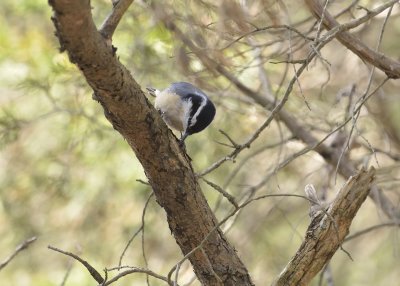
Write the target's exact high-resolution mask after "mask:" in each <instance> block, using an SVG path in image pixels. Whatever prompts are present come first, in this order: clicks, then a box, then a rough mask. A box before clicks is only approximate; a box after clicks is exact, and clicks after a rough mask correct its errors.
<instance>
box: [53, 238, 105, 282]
mask: <svg viewBox="0 0 400 286" xmlns="http://www.w3.org/2000/svg"><path fill="white" fill-rule="evenodd" d="M47 248H49V249H51V250H54V251H56V252H59V253H62V254H64V255H67V256H70V257H72V258H74V259H76V260H78V261H79V262H80V263H82V265H83V266H85V268H86V269H87V270H88V271H89V273H90V275H92V277H93V279H94V280H96V282H97V283H99V284H101V283H103V282H104V278H103V277H102V276H101V275H100V273H99V272H97V270H96V269H95V268H94V267H93V266H92V265H90V264H89V263H88V262H87V261H86V260H83V259H82V258H80V257H79V256H78V255H76V254H73V253H71V252H67V251H64V250H61V249H58V248H56V247H53V246H51V245H49V246H47Z"/></svg>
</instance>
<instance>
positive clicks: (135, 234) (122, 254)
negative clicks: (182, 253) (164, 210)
mask: <svg viewBox="0 0 400 286" xmlns="http://www.w3.org/2000/svg"><path fill="white" fill-rule="evenodd" d="M153 195H154V193H151V195H150V196H149V197H148V198H147V200H146V203H145V205H144V208H143V212H142V224H141V226H140V227H139V229H138V230H137V231H136V232H135V233H134V234H133V235H132V236H131V238H130V239H129V241H128V243H127V244H126V246H125V248H124V250H123V251H122V253H121V256H120V257H119V262H118V266H121V265H122V259H123V258H124V256H125V253H126V251H127V250H128V248H129V245H130V244H131V243H132V241H133V240H134V239H135V237H136V236H137V235H138V234H139V233H140V232H141V231H143V228H144V215H145V213H146V209H147V206H148V204H149V202H150V199H151V198H152V197H153ZM143 253H144V252H143ZM145 261H146V260H145ZM146 267H147V261H146Z"/></svg>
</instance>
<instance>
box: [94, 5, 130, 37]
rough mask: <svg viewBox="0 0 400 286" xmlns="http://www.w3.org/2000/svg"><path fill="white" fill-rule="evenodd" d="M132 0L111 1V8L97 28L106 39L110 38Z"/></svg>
mask: <svg viewBox="0 0 400 286" xmlns="http://www.w3.org/2000/svg"><path fill="white" fill-rule="evenodd" d="M132 2H133V0H117V1H113V10H112V12H111V13H110V14H109V15H108V16H107V18H106V19H105V20H104V22H103V24H101V27H100V29H99V32H100V34H101V35H102V36H103V37H104V38H105V39H107V40H111V38H112V36H113V34H114V32H115V29H116V28H117V26H118V24H119V21H120V20H121V18H122V16H123V15H124V14H125V12H126V10H128V8H129V6H130V5H131V4H132Z"/></svg>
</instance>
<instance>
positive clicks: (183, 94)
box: [147, 82, 215, 143]
mask: <svg viewBox="0 0 400 286" xmlns="http://www.w3.org/2000/svg"><path fill="white" fill-rule="evenodd" d="M147 90H148V91H149V93H150V94H151V95H154V96H155V97H156V100H155V108H156V109H157V110H158V111H160V113H161V116H162V118H163V119H164V121H165V122H166V123H167V125H168V126H170V127H172V128H174V129H176V130H178V131H180V132H181V134H182V137H181V139H180V141H181V143H183V142H184V140H185V139H186V137H187V136H189V135H192V134H194V133H198V132H200V131H202V130H203V129H205V128H206V127H207V126H208V125H210V123H211V121H213V119H214V116H215V106H214V104H213V103H212V102H211V100H210V99H209V98H208V96H207V95H206V94H205V93H204V92H202V91H201V90H200V89H198V88H197V87H195V86H194V85H192V84H190V83H187V82H175V83H172V84H171V85H170V86H169V87H168V88H166V89H164V90H162V91H160V90H157V89H155V88H150V87H148V88H147ZM182 132H183V133H182Z"/></svg>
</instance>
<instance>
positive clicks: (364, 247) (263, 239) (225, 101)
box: [0, 0, 400, 286]
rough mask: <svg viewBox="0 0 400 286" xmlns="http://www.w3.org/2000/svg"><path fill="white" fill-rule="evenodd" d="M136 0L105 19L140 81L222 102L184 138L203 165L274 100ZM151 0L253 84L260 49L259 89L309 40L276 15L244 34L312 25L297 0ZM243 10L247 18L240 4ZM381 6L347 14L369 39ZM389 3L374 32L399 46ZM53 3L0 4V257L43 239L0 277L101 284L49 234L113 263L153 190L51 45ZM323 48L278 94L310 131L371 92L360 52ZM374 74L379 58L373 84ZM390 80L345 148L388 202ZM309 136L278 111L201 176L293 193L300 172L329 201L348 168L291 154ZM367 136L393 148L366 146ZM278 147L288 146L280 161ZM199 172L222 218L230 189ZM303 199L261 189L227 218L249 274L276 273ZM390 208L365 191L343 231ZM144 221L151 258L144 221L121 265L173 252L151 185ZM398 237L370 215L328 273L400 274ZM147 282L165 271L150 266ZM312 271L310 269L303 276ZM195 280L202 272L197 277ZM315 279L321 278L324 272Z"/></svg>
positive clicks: (393, 126)
mask: <svg viewBox="0 0 400 286" xmlns="http://www.w3.org/2000/svg"><path fill="white" fill-rule="evenodd" d="M146 2H147V1H146ZM146 2H145V1H135V2H134V3H133V4H132V6H131V7H130V9H129V10H128V12H127V14H126V15H125V17H124V18H123V20H122V22H121V24H120V26H119V27H118V29H117V31H116V33H115V36H114V38H113V45H114V46H115V47H116V48H117V55H118V56H119V58H120V61H121V62H122V63H123V64H125V65H126V66H127V68H128V69H129V70H130V71H131V73H132V75H133V77H134V78H135V79H136V81H137V82H138V83H139V84H140V85H141V86H142V87H143V90H145V87H146V86H154V87H157V88H160V89H162V88H165V87H167V86H168V85H169V83H171V82H175V81H188V82H192V83H194V84H196V85H197V86H199V87H200V88H202V89H203V90H204V91H205V92H206V93H207V94H208V95H209V96H210V97H211V99H212V100H213V101H214V102H215V103H216V105H217V116H216V119H215V121H214V122H213V124H212V125H211V126H210V127H209V128H208V129H207V130H206V131H204V132H202V133H199V134H197V135H194V136H192V137H189V138H188V139H187V143H186V145H187V151H188V154H189V155H190V156H191V158H192V159H193V162H192V163H193V166H194V169H195V170H196V171H197V172H202V171H203V170H205V169H206V168H207V167H208V166H210V165H211V164H212V163H213V162H215V161H217V160H219V159H220V158H223V157H225V156H227V155H228V154H229V153H230V152H231V151H232V148H231V147H229V146H226V144H230V143H229V141H228V140H227V138H226V137H225V136H224V135H223V134H222V133H220V132H219V130H223V131H224V132H226V133H227V134H229V136H230V137H231V138H232V139H233V140H234V141H235V142H237V143H244V142H246V141H247V140H248V139H249V138H250V137H251V136H252V134H253V133H254V132H255V131H256V130H257V129H258V128H259V127H260V126H261V124H262V123H263V122H264V121H265V120H266V119H267V117H268V115H269V114H270V113H269V112H268V111H266V110H265V109H264V108H262V107H261V106H259V105H257V104H256V103H254V102H253V101H252V100H251V99H250V98H248V97H246V96H245V95H243V94H242V93H241V92H240V91H238V90H237V89H235V87H234V86H233V85H232V84H231V83H229V82H228V81H227V80H226V79H224V78H223V77H221V76H220V75H218V74H216V73H215V72H210V71H209V70H207V68H206V67H204V66H203V65H202V64H201V62H200V61H199V60H198V59H197V58H196V56H195V55H194V54H193V53H191V52H190V50H188V49H187V48H185V47H184V45H183V44H182V43H181V42H180V41H179V39H177V38H176V37H174V35H171V33H170V31H168V30H167V29H165V28H164V26H163V24H162V23H160V21H159V19H158V18H157V17H156V16H155V14H154V11H153V10H152V9H151V8H150V7H149V6H148V3H146ZM153 2H155V3H156V5H160V6H162V7H163V9H165V10H166V11H168V13H170V14H171V15H174V21H176V23H177V25H178V26H179V27H180V28H181V29H182V30H183V31H184V32H185V33H186V35H187V36H188V37H189V38H190V39H192V40H193V41H194V42H195V43H196V44H197V45H198V46H199V47H201V48H202V49H204V51H205V53H207V54H209V55H210V56H211V57H213V58H214V59H215V60H216V61H218V63H219V64H222V65H224V66H225V67H226V68H227V69H228V70H229V71H230V72H231V73H232V74H233V75H235V76H236V77H237V78H238V79H240V80H241V81H242V82H243V83H244V84H246V85H247V86H248V87H250V88H252V89H253V90H257V91H260V92H261V93H262V91H263V88H265V86H263V84H265V83H263V82H262V80H261V76H260V64H261V65H262V66H263V67H264V68H265V73H266V78H267V79H268V83H267V84H268V87H267V89H269V90H270V91H271V92H272V93H273V94H274V95H276V96H277V97H281V96H282V95H283V93H284V92H285V90H286V88H287V86H288V82H289V80H290V79H291V78H292V76H293V74H294V67H293V65H287V64H285V63H282V61H287V60H288V59H303V58H304V57H306V55H307V53H308V52H309V50H310V42H304V40H302V39H301V37H298V35H296V34H295V33H292V34H291V36H289V35H288V31H287V30H285V29H281V30H271V31H264V32H260V33H256V34H254V35H252V36H251V37H245V38H244V39H238V38H239V37H240V36H241V35H244V34H246V33H247V32H248V31H249V24H248V22H250V23H251V24H252V25H253V26H254V27H264V26H271V25H280V24H287V25H296V28H297V29H298V30H300V31H302V32H303V33H305V34H306V33H307V32H308V31H310V29H311V28H312V27H313V24H314V23H315V21H314V20H313V18H312V17H311V15H310V13H309V12H308V11H307V9H306V7H304V4H303V1H261V0H260V1H256V0H255V1H238V2H236V1H222V0H221V1H153ZM330 2H332V4H331V5H330V6H329V9H330V11H331V12H332V13H333V14H335V13H334V12H339V11H342V10H343V9H345V8H346V7H347V6H349V5H350V4H351V2H358V3H357V4H358V5H363V6H365V7H369V8H373V7H374V5H379V4H381V3H383V2H384V1H330ZM372 3H374V4H372ZM91 5H92V7H93V10H92V13H93V16H94V20H95V22H96V24H97V25H100V24H101V23H102V21H103V19H104V18H105V17H106V15H107V14H108V13H109V11H110V9H111V1H105V0H103V1H100V0H97V1H92V3H91ZM241 5H242V6H241ZM240 7H242V8H240ZM239 8H240V9H242V10H241V11H239V10H238V9H239ZM363 13H365V11H364V10H363V9H357V8H356V7H354V8H352V9H351V13H345V14H344V15H343V16H342V17H341V18H340V20H341V21H343V22H344V21H346V20H349V19H351V17H357V16H360V15H363ZM243 15H246V19H245V20H243V19H241V18H240V17H241V16H243ZM385 15H386V14H385V13H383V14H381V15H379V16H378V17H376V18H375V19H373V20H371V21H370V22H368V23H367V24H365V25H363V26H362V27H359V28H357V29H355V32H356V33H357V35H358V37H360V38H361V39H362V40H363V41H364V42H365V43H366V44H368V45H370V46H371V47H372V48H375V47H376V45H377V43H378V38H379V34H380V31H381V27H382V24H383V21H384V17H385ZM399 15H400V11H399V6H398V5H397V6H395V8H394V10H393V11H392V16H391V18H390V20H389V22H388V24H387V27H386V29H385V33H384V37H383V41H382V44H381V47H380V50H381V51H382V52H384V53H385V54H387V55H388V56H389V57H392V58H394V59H397V60H399V59H400V54H399V50H400V41H399V39H400V17H399ZM50 18H51V9H50V7H49V6H48V5H47V3H46V2H45V1H40V0H19V1H15V0H13V1H11V0H3V1H1V3H0V196H1V197H0V198H1V199H0V261H1V260H3V259H6V257H7V256H8V255H9V254H11V253H12V252H13V251H14V249H15V247H16V246H17V245H18V244H19V243H21V242H22V241H24V240H25V239H27V238H29V237H32V236H37V238H38V239H37V241H36V242H35V243H34V244H32V245H31V246H30V247H29V248H28V249H27V250H24V251H23V252H21V253H19V255H18V256H17V257H16V258H15V259H14V260H12V261H11V262H10V264H9V265H7V266H6V267H5V268H4V269H2V270H1V271H0V281H2V282H0V284H1V285H9V286H25V285H43V286H45V285H62V281H63V279H64V277H65V275H66V274H67V273H69V274H68V277H67V279H66V281H65V285H95V283H96V282H95V281H94V280H93V278H92V277H91V276H90V275H89V273H88V272H87V271H86V269H85V268H84V267H82V266H81V265H80V264H79V263H77V262H73V261H71V260H70V259H69V258H68V257H67V256H64V255H62V254H59V253H56V252H54V251H51V250H49V249H47V246H48V245H52V246H55V247H58V248H61V249H63V250H66V251H70V252H73V253H76V254H78V255H80V256H81V257H82V258H84V259H85V260H87V261H88V262H89V263H90V264H91V265H92V266H94V267H95V268H96V269H97V270H98V271H99V272H100V273H103V272H102V269H104V268H105V267H108V268H109V267H114V266H117V265H118V263H119V259H120V256H121V254H122V252H123V250H124V248H125V246H126V244H127V243H128V241H129V239H130V238H131V237H132V235H133V234H134V233H135V232H136V231H137V230H138V229H139V228H140V227H141V224H142V212H143V208H144V206H145V203H146V201H147V199H148V198H149V196H150V195H151V188H150V187H149V186H147V185H146V184H144V183H145V182H146V177H145V175H144V172H143V170H142V167H141V166H140V164H139V162H138V160H137V159H136V157H135V155H134V153H133V152H132V150H131V149H130V148H129V146H128V144H127V143H126V142H125V141H124V139H123V138H122V137H121V136H120V134H119V133H118V132H116V131H115V130H113V129H112V126H111V125H110V124H109V122H108V121H107V120H106V119H105V117H104V115H103V110H102V108H101V106H100V105H99V104H98V103H97V102H95V101H94V100H92V94H91V89H90V88H89V87H88V85H87V84H86V82H85V80H84V78H83V76H82V74H81V73H80V72H79V70H78V69H77V68H76V67H75V66H74V65H72V64H71V63H70V62H69V60H68V56H67V55H66V53H60V52H59V43H58V40H57V39H56V37H55V36H54V27H53V25H52V22H51V19H50ZM241 21H243V22H241ZM241 24H243V26H242V25H241ZM250 30H252V29H250ZM323 32H324V31H322V33H323ZM311 35H312V36H315V33H313V34H311ZM311 35H310V36H311ZM292 37H293V38H292ZM289 55H290V57H289ZM322 56H323V57H324V59H325V60H326V62H325V61H322V60H317V61H314V62H312V63H311V64H310V65H309V68H308V70H307V71H305V72H304V73H303V75H302V76H301V77H300V79H299V84H295V86H294V90H293V92H292V94H291V96H290V100H289V102H288V103H287V105H286V106H285V109H286V110H287V111H290V112H291V113H292V115H293V116H295V117H296V118H297V119H298V122H299V123H300V124H302V125H303V126H304V127H305V128H306V129H307V130H308V131H309V132H311V133H312V134H314V135H315V136H316V137H317V138H320V139H322V138H323V137H324V136H325V135H326V134H328V133H329V132H331V131H332V130H333V129H334V128H335V127H336V126H338V125H339V124H341V123H342V122H343V121H344V120H345V119H346V118H347V116H348V115H349V110H350V111H351V106H352V104H354V102H356V101H357V100H358V99H359V98H360V97H361V96H362V95H363V94H364V93H365V91H366V89H367V87H368V83H369V79H370V73H371V67H370V66H366V65H365V64H364V63H363V62H362V61H361V60H360V59H359V58H358V57H356V56H355V55H354V54H352V53H351V52H349V51H348V50H347V49H346V48H345V47H343V46H342V45H341V44H339V43H338V42H337V41H333V42H332V43H330V44H328V45H327V47H326V48H324V49H323V50H322ZM278 62H281V63H278ZM297 67H298V66H297ZM384 78H385V77H384V74H383V73H382V72H380V71H378V70H376V71H375V73H374V74H373V77H372V80H371V83H372V88H371V90H372V89H373V88H374V87H376V86H377V85H378V84H380V83H381V82H382V81H383V80H384ZM353 85H354V86H355V93H354V95H353V96H352V100H353V102H352V103H351V102H350V103H349V97H348V96H346V95H348V94H349V93H350V90H351V88H352V86H353ZM399 88H400V82H399V81H398V80H397V81H389V82H388V83H386V84H385V86H384V87H383V88H382V89H380V90H379V91H378V92H377V93H376V94H375V95H374V96H373V97H372V98H371V99H370V100H369V102H368V104H367V105H366V107H363V109H362V112H361V115H360V118H359V119H358V122H357V128H356V129H355V130H354V131H353V132H354V134H353V135H354V136H353V139H352V142H353V141H354V142H355V143H354V146H353V147H352V149H351V152H350V154H349V155H346V156H350V158H351V159H352V160H354V161H355V164H356V165H357V166H358V167H360V166H362V165H365V166H369V165H373V166H375V167H376V168H377V169H378V175H377V182H378V185H379V186H380V187H381V188H382V190H383V191H384V192H385V194H386V195H387V196H389V197H390V199H391V201H392V203H393V204H394V205H395V206H396V207H397V210H398V209H399V202H400V200H399V193H400V192H399V180H400V172H399V160H400V158H399V157H400V156H399V155H400V152H399V150H400V124H399V123H400V112H399V111H400V95H399ZM150 100H153V99H151V98H150ZM351 126H352V124H351V122H350V123H349V125H347V126H346V131H347V132H349V130H351ZM177 135H178V134H177ZM331 137H332V136H331ZM331 139H332V138H329V139H328V141H329V140H331ZM221 143H222V144H221ZM303 148H305V145H304V144H303V143H302V142H301V141H299V140H297V139H296V138H293V136H292V134H291V133H290V132H289V131H288V130H287V128H286V127H285V126H284V125H283V124H282V123H279V122H278V121H274V122H272V123H271V125H270V126H269V127H268V128H267V129H266V130H264V131H263V132H262V133H261V135H260V137H259V138H258V139H257V140H256V141H255V142H254V143H253V144H252V145H251V148H249V149H246V150H244V151H243V152H241V153H240V155H239V156H238V157H237V158H236V159H235V160H234V161H232V160H228V161H227V162H225V163H224V164H223V165H222V166H221V167H220V168H218V169H217V170H215V171H214V172H212V173H210V174H208V175H207V176H206V179H207V180H209V181H211V182H213V183H215V184H217V185H219V186H221V187H223V188H224V189H225V190H226V191H227V192H229V193H230V194H232V195H233V196H234V197H235V198H236V199H237V200H238V201H240V200H244V199H246V198H247V197H249V196H251V195H255V194H257V195H262V194H269V193H293V194H300V195H303V194H304V191H303V190H304V186H305V185H307V184H310V183H311V184H314V186H315V188H316V189H317V191H318V192H319V193H326V194H328V201H329V200H330V199H332V198H333V197H334V194H335V192H336V191H337V190H338V189H340V186H341V185H342V184H343V182H344V178H342V177H341V176H340V175H337V173H336V171H335V168H334V167H333V166H329V165H327V163H326V162H325V161H324V160H323V158H322V157H320V156H319V155H318V154H317V153H315V152H308V153H306V154H305V155H302V156H300V157H297V158H294V156H293V154H295V153H296V152H298V151H300V150H302V149H303ZM375 149H379V150H382V151H385V152H387V153H388V154H389V155H388V154H384V153H382V152H375V153H374V152H372V150H375ZM396 156H397V159H396ZM288 158H292V161H291V162H290V163H289V164H288V165H287V166H285V167H283V168H280V167H279V165H280V164H281V163H282V162H284V161H285V160H286V159H288ZM201 184H202V187H203V192H204V194H205V195H206V197H207V199H208V201H209V204H210V206H211V208H213V209H215V211H216V215H217V217H218V218H219V219H222V218H224V217H225V216H226V215H227V214H228V213H229V211H230V210H231V208H232V206H231V205H230V203H229V202H228V201H227V200H226V199H225V198H221V196H220V194H219V193H218V192H216V191H215V190H214V189H213V188H212V187H210V186H209V185H207V184H205V183H204V182H203V181H201ZM308 211H309V205H308V202H307V201H305V200H302V199H299V198H288V197H281V198H276V197H275V198H268V199H264V200H260V201H257V202H255V203H253V204H251V205H250V206H248V207H246V208H244V210H243V211H242V212H240V214H239V215H238V216H237V217H235V218H234V219H233V220H230V221H228V223H227V224H225V225H224V227H223V228H224V229H226V230H227V235H228V238H229V240H230V242H231V243H232V244H233V245H234V246H235V248H236V249H237V251H238V253H239V256H240V257H241V258H242V260H243V261H244V263H245V265H246V266H247V268H248V269H249V271H250V274H251V276H252V278H253V279H254V282H255V284H256V285H269V284H271V282H272V281H273V279H274V278H276V277H277V276H278V275H279V273H280V271H282V269H283V268H284V267H285V265H286V263H287V262H288V261H289V260H290V258H291V257H292V256H293V255H294V254H295V252H296V250H297V248H298V247H299V245H300V243H301V242H302V240H303V238H304V232H305V230H306V228H307V226H308V223H309V217H308ZM388 221H390V219H388V218H387V217H386V216H385V214H384V213H383V212H382V211H381V210H380V208H379V207H377V206H376V205H375V204H374V203H373V202H372V201H371V200H370V199H367V201H366V202H365V203H364V205H363V206H362V208H361V210H360V211H359V213H358V215H357V217H356V218H355V220H354V222H353V224H352V227H351V233H356V232H358V231H360V230H363V229H365V228H368V227H370V226H374V225H378V224H382V223H385V222H388ZM144 229H145V231H144V250H145V257H146V259H145V258H144V256H143V251H142V237H141V235H142V234H139V235H138V236H137V237H136V238H135V239H134V240H133V242H132V244H131V245H130V246H129V248H128V250H127V252H126V253H125V255H124V257H123V260H122V265H130V266H137V267H143V268H146V267H148V268H149V269H151V270H152V271H154V272H157V273H160V274H162V275H164V276H165V275H167V273H168V272H169V270H170V269H171V268H172V267H173V266H174V265H175V264H176V263H177V262H178V261H179V260H180V259H181V258H182V254H181V251H180V249H179V248H178V247H177V245H176V243H175V240H174V238H173V237H172V235H171V233H170V230H169V228H168V224H167V222H166V216H165V212H164V210H163V209H162V208H161V207H160V206H159V205H158V204H157V203H156V202H155V200H154V198H151V199H150V201H149V204H148V207H147V210H146V215H145V227H144ZM399 246H400V244H399V230H398V227H397V228H396V227H382V228H378V229H376V230H374V231H372V232H368V233H366V234H364V235H362V236H360V237H357V238H355V239H353V240H351V241H349V242H346V243H345V244H344V245H343V247H344V248H345V249H346V250H347V251H348V252H349V253H351V256H352V258H353V261H351V260H350V259H349V257H348V256H347V255H346V254H345V253H344V252H342V251H338V252H337V253H336V254H335V256H334V257H333V259H332V261H331V263H330V265H331V275H332V277H333V280H334V282H335V285H342V286H346V285H352V286H357V285H374V286H377V285H398V281H400V270H399V269H400V262H399V261H400V249H399ZM146 260H147V265H146ZM69 269H70V272H69ZM110 274H111V275H112V274H113V273H112V272H111V273H110ZM192 277H193V274H192V272H191V269H190V265H189V264H185V265H184V267H183V268H182V270H181V275H180V280H179V281H180V283H181V284H182V285H184V284H185V283H187V282H188V281H190V280H191V279H192ZM150 282H151V285H166V284H162V283H163V282H161V281H158V280H155V279H154V278H150ZM145 283H146V278H145V275H143V274H131V275H129V276H126V277H124V278H123V279H121V280H119V281H118V282H117V283H115V284H114V285H145ZM318 283H319V277H317V278H316V279H314V281H313V285H319V284H318ZM191 285H200V284H199V282H197V281H194V282H193V283H192V284H191ZM320 285H327V284H326V281H323V282H322V284H320Z"/></svg>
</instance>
